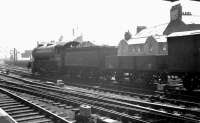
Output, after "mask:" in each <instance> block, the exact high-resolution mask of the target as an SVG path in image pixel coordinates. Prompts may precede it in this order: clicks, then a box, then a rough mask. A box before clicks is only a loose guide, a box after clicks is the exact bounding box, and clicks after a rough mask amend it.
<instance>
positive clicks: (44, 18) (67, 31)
mask: <svg viewBox="0 0 200 123" xmlns="http://www.w3.org/2000/svg"><path fill="white" fill-rule="evenodd" d="M181 2H182V3H183V4H185V5H186V6H183V10H185V11H192V12H193V11H194V12H196V13H198V12H200V2H189V4H188V1H187V0H182V1H181ZM174 4H177V2H175V3H170V2H166V1H163V0H0V57H5V55H8V54H9V52H10V50H11V49H13V48H16V49H17V50H18V51H19V52H23V51H24V50H29V49H33V48H34V47H36V45H37V41H39V42H49V41H51V40H54V41H58V39H59V37H60V36H61V35H62V36H63V40H64V41H69V40H73V38H74V37H73V35H72V30H73V28H74V29H75V34H76V35H79V34H82V35H83V39H84V40H87V41H93V42H95V43H96V44H106V45H117V44H118V43H119V41H120V40H121V39H122V38H123V35H124V32H125V31H127V30H130V32H131V33H132V34H135V29H136V26H147V27H151V26H154V25H159V24H162V23H167V22H169V19H170V17H169V12H170V8H171V6H172V5H174Z"/></svg>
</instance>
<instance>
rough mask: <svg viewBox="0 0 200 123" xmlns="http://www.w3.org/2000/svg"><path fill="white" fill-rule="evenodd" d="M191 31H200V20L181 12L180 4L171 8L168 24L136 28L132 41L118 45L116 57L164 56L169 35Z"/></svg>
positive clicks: (188, 13)
mask: <svg viewBox="0 0 200 123" xmlns="http://www.w3.org/2000/svg"><path fill="white" fill-rule="evenodd" d="M192 30H200V18H197V17H194V16H192V14H191V13H190V12H183V11H182V6H181V4H178V5H175V6H172V8H171V9H170V22H169V23H164V24H160V25H156V26H153V27H151V28H146V27H145V26H138V27H137V32H136V35H135V36H134V37H132V39H130V40H128V41H127V42H126V41H125V40H124V41H123V42H124V43H121V42H120V43H119V47H120V48H119V49H118V55H119V56H137V55H166V54H168V53H167V39H166V37H167V36H168V35H169V34H171V33H173V32H183V31H192ZM125 42H126V43H125ZM121 45H122V46H121ZM126 45H127V46H126ZM123 47H125V49H123Z"/></svg>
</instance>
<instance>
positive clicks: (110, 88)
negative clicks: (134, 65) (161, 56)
mask: <svg viewBox="0 0 200 123" xmlns="http://www.w3.org/2000/svg"><path fill="white" fill-rule="evenodd" d="M4 67H5V66H4ZM9 68H10V67H9ZM13 68H14V70H13ZM10 69H12V71H13V72H14V73H15V74H21V75H25V76H27V77H28V78H34V79H42V80H46V81H56V79H50V77H43V76H40V75H37V76H33V75H32V74H30V72H28V71H27V69H24V68H21V67H11V68H10ZM65 83H66V84H67V85H72V86H76V87H81V88H87V89H92V90H95V89H97V90H102V91H106V92H113V93H121V94H126V95H130V96H137V95H141V96H142V95H156V96H154V97H153V98H154V99H159V98H160V97H161V98H162V100H163V98H167V99H171V100H172V101H173V99H177V100H182V101H186V102H190V101H192V102H197V103H200V98H198V97H199V96H200V93H199V92H187V91H178V92H172V91H170V92H161V91H152V90H146V89H139V88H134V87H127V86H126V87H125V86H121V85H118V84H117V85H116V84H103V85H102V84H99V83H101V82H98V83H97V84H92V85H91V83H90V84H88V85H87V84H85V82H77V81H76V80H74V81H73V80H69V81H65ZM83 83H84V84H83ZM145 97H146V96H145ZM145 97H144V98H145ZM177 100H176V101H175V102H179V101H177Z"/></svg>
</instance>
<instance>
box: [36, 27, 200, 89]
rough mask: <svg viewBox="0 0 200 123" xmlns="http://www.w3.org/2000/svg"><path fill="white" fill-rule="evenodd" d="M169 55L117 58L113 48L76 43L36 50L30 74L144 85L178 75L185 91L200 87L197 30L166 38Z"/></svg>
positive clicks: (199, 34)
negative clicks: (62, 75)
mask: <svg viewBox="0 0 200 123" xmlns="http://www.w3.org/2000/svg"><path fill="white" fill-rule="evenodd" d="M167 43H168V55H164V56H163V55H161V56H159V55H151V56H117V49H116V48H115V47H103V46H102V47H101V46H94V47H77V44H78V42H70V43H65V44H63V45H60V44H57V45H50V46H42V47H38V48H35V49H34V51H33V58H34V61H33V68H32V71H33V72H39V73H42V72H44V73H45V72H46V73H50V72H53V73H62V74H67V75H69V76H70V77H73V76H79V77H81V78H95V79H99V78H102V77H103V78H106V79H111V78H112V77H115V79H116V80H123V79H125V78H128V80H129V81H130V82H131V83H132V82H133V84H134V81H138V79H141V78H142V79H143V80H144V82H145V83H146V84H154V82H155V81H157V82H163V83H165V82H167V79H168V77H169V76H172V75H173V76H178V77H179V78H181V79H182V81H183V85H184V87H185V88H186V89H188V90H193V89H195V88H199V87H200V30H197V31H187V32H175V33H172V34H170V35H169V36H168V37H167Z"/></svg>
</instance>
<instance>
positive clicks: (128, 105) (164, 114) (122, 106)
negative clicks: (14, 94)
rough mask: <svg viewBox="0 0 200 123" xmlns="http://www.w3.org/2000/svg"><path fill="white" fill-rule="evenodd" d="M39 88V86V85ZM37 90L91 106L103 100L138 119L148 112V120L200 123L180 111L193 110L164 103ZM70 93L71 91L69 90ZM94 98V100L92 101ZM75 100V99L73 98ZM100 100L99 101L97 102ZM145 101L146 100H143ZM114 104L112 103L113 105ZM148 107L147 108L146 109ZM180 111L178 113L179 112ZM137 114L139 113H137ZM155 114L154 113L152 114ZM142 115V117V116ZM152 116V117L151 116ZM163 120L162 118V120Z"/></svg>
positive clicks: (43, 88) (41, 88)
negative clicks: (159, 119)
mask: <svg viewBox="0 0 200 123" xmlns="http://www.w3.org/2000/svg"><path fill="white" fill-rule="evenodd" d="M28 86H29V89H31V88H35V87H36V86H34V85H33V83H32V85H28ZM37 86H38V85H37ZM23 88H24V87H23ZM37 88H40V91H41V90H45V89H46V90H48V91H51V92H52V91H53V92H56V93H57V95H58V94H59V95H61V94H62V96H63V97H65V96H66V94H68V96H69V94H70V95H72V94H74V96H75V95H76V96H77V95H78V94H79V95H78V96H79V98H80V97H82V98H80V99H78V98H76V100H78V101H82V102H83V103H87V104H88V103H90V104H94V103H95V104H97V103H99V102H102V99H103V100H104V103H103V102H102V103H101V104H99V105H103V104H104V105H105V106H106V107H107V108H109V104H112V105H110V106H111V107H110V108H112V109H113V107H115V108H116V107H117V109H118V111H119V110H124V111H127V112H128V113H127V114H129V115H130V114H133V113H135V114H137V117H140V118H142V119H143V118H144V113H146V114H147V112H148V115H145V117H146V118H147V116H149V117H151V118H152V116H153V115H154V116H156V115H158V114H159V115H160V116H162V117H163V119H164V121H168V119H167V120H166V119H165V118H164V117H168V118H170V119H176V120H177V119H178V120H180V121H181V120H182V121H192V122H198V119H196V118H197V117H196V118H193V117H191V116H186V115H185V116H184V115H183V114H185V113H182V114H181V113H179V111H180V112H189V111H190V112H191V110H187V109H185V108H180V107H179V108H176V106H163V103H160V104H152V103H147V102H146V103H142V100H135V101H133V100H132V101H130V100H129V102H128V101H127V100H126V102H125V101H124V100H122V99H119V98H118V99H116V98H115V99H114V98H111V97H109V98H108V97H106V98H105V96H104V97H103V96H99V95H98V96H97V95H92V97H91V93H90V96H88V93H87V94H86V95H87V96H85V95H83V91H82V92H81V93H82V94H80V93H77V92H76V93H74V92H73V91H70V92H69V93H66V92H63V91H60V92H58V91H57V90H59V88H57V87H53V88H45V87H43V86H38V87H37ZM60 90H62V89H60ZM68 91H69V90H68ZM84 93H86V92H84ZM94 96H96V97H98V98H94ZM91 98H92V99H91ZM73 99H74V98H73ZM86 99H91V100H96V101H93V102H91V101H88V100H86ZM97 99H98V100H97ZM105 101H106V102H107V103H106V104H105ZM122 101H123V102H122ZM143 101H144V100H143ZM111 102H112V103H111ZM134 102H135V103H137V104H138V103H139V102H141V104H143V105H139V106H138V105H137V104H136V105H133V104H134ZM125 103H126V105H125ZM152 105H154V106H155V107H158V108H157V109H155V108H154V109H153V108H152ZM145 106H146V107H145ZM149 107H151V108H149ZM166 107H167V108H168V109H167V110H169V111H168V112H167V110H166ZM136 109H137V111H138V112H140V113H138V112H137V111H136ZM160 110H162V111H160ZM177 111H178V112H177ZM136 112H137V113H136ZM141 112H143V113H141ZM149 112H151V113H149ZM152 112H153V113H152ZM169 112H172V113H169ZM138 114H140V115H138ZM141 114H142V115H141ZM150 114H151V115H150ZM195 116H196V115H195ZM134 117H136V116H134ZM161 119H162V118H161ZM163 119H162V122H164V121H163ZM155 120H156V119H154V121H155ZM148 121H150V120H149V119H148Z"/></svg>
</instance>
